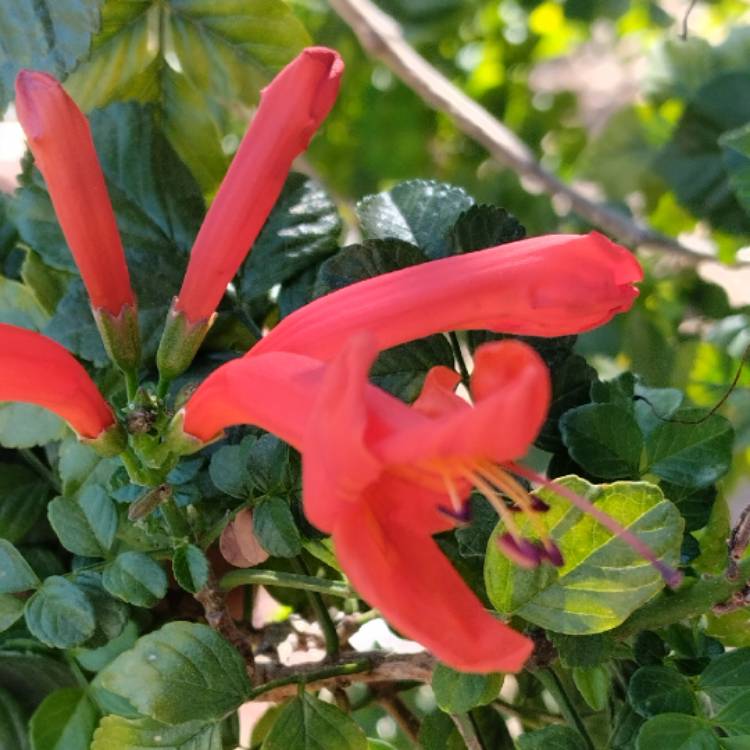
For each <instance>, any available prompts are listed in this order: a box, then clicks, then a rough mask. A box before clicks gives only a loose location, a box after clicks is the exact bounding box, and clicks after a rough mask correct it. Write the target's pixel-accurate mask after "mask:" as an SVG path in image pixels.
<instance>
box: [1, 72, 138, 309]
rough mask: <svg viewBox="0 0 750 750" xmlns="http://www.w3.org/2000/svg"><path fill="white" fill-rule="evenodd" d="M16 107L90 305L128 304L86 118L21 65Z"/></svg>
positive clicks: (58, 89)
mask: <svg viewBox="0 0 750 750" xmlns="http://www.w3.org/2000/svg"><path fill="white" fill-rule="evenodd" d="M16 111H17V113H18V120H19V122H20V123H21V126H22V127H23V129H24V131H25V133H26V138H27V139H28V143H29V148H30V149H31V152H32V153H33V154H34V159H35V161H36V165H37V166H38V167H39V171H40V172H41V173H42V175H43V177H44V180H45V182H46V183H47V189H48V190H49V195H50V198H51V199H52V204H53V206H54V207H55V213H56V214H57V218H58V220H59V221H60V226H61V227H62V230H63V234H64V235H65V239H66V240H67V242H68V245H69V247H70V250H71V252H72V253H73V257H74V258H75V262H76V265H77V266H78V269H79V271H80V272H81V277H82V278H83V283H84V284H85V285H86V289H87V291H88V294H89V298H90V299H91V305H92V307H93V308H94V309H95V310H105V311H106V312H108V313H109V314H110V315H111V316H112V317H117V316H119V315H120V313H121V312H122V309H123V307H125V306H129V307H133V306H134V305H135V298H134V296H133V290H132V289H131V288H130V277H129V275H128V267H127V265H126V263H125V254H124V252H123V249H122V242H121V241H120V235H119V233H118V231H117V224H116V222H115V216H114V213H113V212H112V204H111V203H110V200H109V195H108V193H107V186H106V185H105V182H104V176H103V175H102V171H101V167H100V166H99V160H98V159H97V156H96V151H95V150H94V142H93V140H92V138H91V130H90V128H89V124H88V121H87V120H86V118H85V117H84V115H83V113H82V112H81V111H80V110H79V109H78V107H77V106H76V104H75V102H74V101H73V100H72V99H71V98H70V97H69V96H68V94H67V93H66V92H65V90H64V89H63V87H62V86H61V85H60V84H59V82H58V81H57V80H55V79H54V78H53V77H52V76H51V75H48V74H47V73H38V72H34V71H30V70H22V71H21V72H20V73H19V74H18V77H17V79H16Z"/></svg>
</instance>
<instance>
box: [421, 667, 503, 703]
mask: <svg viewBox="0 0 750 750" xmlns="http://www.w3.org/2000/svg"><path fill="white" fill-rule="evenodd" d="M502 684H503V676H502V675H501V674H467V673H464V672H457V671H455V670H454V669H451V668H450V667H446V666H445V665H444V664H438V665H437V666H436V667H435V670H434V671H433V673H432V690H433V692H434V693H435V700H436V701H437V704H438V706H439V707H440V709H441V710H443V711H445V712H446V713H449V714H463V713H466V712H467V711H468V710H469V709H472V708H475V707H476V706H484V705H486V704H487V703H490V702H491V701H493V700H494V699H495V698H497V694H498V693H499V692H500V688H501V687H502Z"/></svg>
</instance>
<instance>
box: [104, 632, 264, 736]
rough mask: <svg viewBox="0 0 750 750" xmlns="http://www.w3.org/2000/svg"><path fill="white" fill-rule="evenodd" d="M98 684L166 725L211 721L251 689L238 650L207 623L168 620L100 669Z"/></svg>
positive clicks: (235, 706)
mask: <svg viewBox="0 0 750 750" xmlns="http://www.w3.org/2000/svg"><path fill="white" fill-rule="evenodd" d="M98 679H99V681H100V683H101V686H102V687H104V688H105V689H107V690H109V691H111V692H113V693H115V694H116V695H119V696H122V697H123V698H125V699H127V700H128V701H130V702H131V703H132V704H133V706H134V707H135V708H137V709H138V710H139V711H140V712H141V713H142V714H145V715H146V716H149V717H151V718H152V719H155V720H156V721H162V722H164V723H166V724H182V723H186V722H188V721H213V720H216V719H220V718H223V717H224V716H226V715H227V714H228V713H229V712H230V711H234V710H235V709H236V708H237V707H238V706H239V705H240V703H242V702H243V701H244V700H246V699H247V697H248V695H249V693H250V683H249V681H248V678H247V673H246V671H245V664H244V662H243V661H242V658H241V657H240V655H239V654H238V653H237V651H235V650H234V648H232V646H230V645H229V644H228V643H227V642H226V641H225V640H224V639H223V638H222V637H221V636H220V635H219V634H218V633H216V632H215V631H214V630H211V628H209V627H207V626H206V625H198V624H196V623H188V622H171V623H169V624H167V625H165V626H164V627H163V628H161V629H160V630H157V631H156V632H153V633H149V634H148V635H146V636H144V637H143V638H140V639H139V640H138V642H137V643H136V645H135V647H134V648H133V649H132V650H130V651H126V652H125V653H124V654H122V655H121V656H118V657H117V659H115V660H114V661H113V662H112V663H111V664H110V665H109V666H108V667H106V668H105V669H104V670H103V671H102V672H101V673H100V674H99V678H98Z"/></svg>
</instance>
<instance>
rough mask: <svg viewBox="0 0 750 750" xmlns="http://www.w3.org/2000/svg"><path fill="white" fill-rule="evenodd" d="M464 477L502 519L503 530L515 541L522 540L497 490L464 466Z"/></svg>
mask: <svg viewBox="0 0 750 750" xmlns="http://www.w3.org/2000/svg"><path fill="white" fill-rule="evenodd" d="M462 473H463V475H464V477H465V478H466V479H467V480H468V481H469V482H471V484H473V485H474V486H475V487H476V488H477V489H478V490H479V492H481V493H482V495H483V496H484V497H485V498H486V500H487V502H489V504H490V505H491V506H492V507H493V508H494V509H495V510H496V511H497V513H498V515H499V516H500V518H502V520H503V523H504V524H505V528H506V529H507V530H508V532H509V533H510V535H511V536H513V537H514V538H516V539H522V538H523V534H522V533H521V530H520V529H519V528H518V524H517V523H516V519H515V518H513V513H512V512H511V511H510V510H509V508H508V506H507V505H506V504H505V502H504V501H503V499H502V498H501V497H499V496H498V493H497V490H496V489H495V488H494V487H493V486H492V485H491V484H490V483H489V482H486V481H485V480H484V479H482V477H481V476H479V474H477V473H476V472H475V471H473V470H472V469H471V467H470V466H466V467H464V468H463V471H462Z"/></svg>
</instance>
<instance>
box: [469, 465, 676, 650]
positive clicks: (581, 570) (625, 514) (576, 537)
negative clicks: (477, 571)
mask: <svg viewBox="0 0 750 750" xmlns="http://www.w3.org/2000/svg"><path fill="white" fill-rule="evenodd" d="M557 481H558V482H560V483H561V484H563V485H564V486H565V487H567V488H568V489H570V490H572V491H573V492H575V493H577V494H578V495H581V496H582V497H585V498H587V499H588V500H589V501H591V502H594V503H595V504H596V506H597V507H598V508H599V509H601V510H602V511H604V512H605V513H608V514H609V515H610V516H612V517H613V518H614V519H615V520H617V521H619V523H620V524H622V525H623V526H624V527H625V528H627V529H629V530H630V531H631V532H633V533H634V534H637V535H638V536H639V537H640V538H641V539H643V541H644V542H645V543H646V544H648V545H649V546H650V547H651V549H652V550H654V552H655V553H656V554H657V555H658V556H659V557H660V558H661V559H664V560H666V562H668V563H670V564H674V563H675V562H676V561H677V559H678V558H677V556H678V554H679V548H680V543H681V539H682V525H683V522H682V519H681V518H680V515H679V512H678V511H677V508H675V506H674V505H672V503H670V502H669V501H667V500H665V499H664V497H663V496H662V494H661V491H660V490H659V488H658V487H655V486H654V485H651V484H648V483H645V482H615V483H613V484H605V485H599V486H595V485H592V484H589V483H588V482H586V481H584V480H583V479H580V478H578V477H568V478H565V479H562V480H557ZM535 494H537V495H538V497H540V498H541V499H542V500H543V501H544V502H546V503H547V504H548V505H549V506H550V510H549V511H548V512H546V513H545V514H544V515H542V516H541V517H540V520H541V522H542V523H543V524H544V526H545V527H546V529H547V530H548V531H549V533H550V534H551V537H552V539H553V540H554V541H555V542H556V543H557V545H558V547H559V548H560V550H561V551H562V554H563V558H564V561H565V562H564V565H563V566H562V567H561V568H553V567H551V566H549V565H543V566H540V567H539V568H536V569H534V570H526V569H522V568H519V567H517V566H516V565H514V564H513V563H511V562H510V561H509V560H508V559H507V558H505V557H504V556H503V555H502V553H501V552H500V548H499V547H498V545H497V544H495V543H494V541H493V540H490V542H489V544H488V546H487V558H486V561H485V568H484V575H485V583H486V586H487V593H488V595H489V598H490V601H491V602H492V604H493V605H494V606H495V608H496V609H497V610H498V611H499V612H501V613H505V614H515V615H518V616H520V617H523V618H524V619H526V620H528V621H529V622H533V623H534V624H536V625H540V626H541V627H545V628H549V629H551V630H554V631H556V632H559V633H567V634H569V635H587V634H591V633H600V632H604V631H606V630H610V629H611V628H614V627H616V626H617V625H619V624H620V623H621V622H623V621H624V620H625V618H627V617H628V615H630V614H631V613H632V612H633V611H635V610H636V609H637V608H638V607H640V606H641V605H642V604H644V603H645V602H646V601H648V600H649V599H650V598H651V597H652V596H653V595H654V594H655V593H656V592H658V591H659V590H660V589H661V588H662V587H663V585H664V582H663V581H662V579H661V576H660V575H659V573H658V572H657V571H656V569H655V568H653V566H651V565H648V564H646V563H645V561H644V560H643V559H642V558H641V557H640V556H639V555H638V554H637V553H636V552H635V551H634V550H632V549H631V547H630V546H629V545H628V544H626V543H625V542H624V541H623V540H621V539H619V538H616V537H613V536H612V535H611V534H610V532H609V531H607V530H606V529H604V528H603V527H601V526H599V525H598V524H597V523H596V522H595V521H594V519H592V518H591V517H590V516H588V515H586V514H584V513H582V512H581V511H580V510H578V509H577V508H574V507H573V506H571V505H570V504H569V503H568V502H567V501H565V500H563V499H561V498H559V497H557V496H556V495H555V494H554V493H553V492H552V491H550V490H546V489H545V490H540V491H538V492H537V493H535ZM519 525H520V527H521V529H522V530H523V531H524V532H525V533H527V534H532V528H531V527H530V525H529V522H528V520H527V519H526V518H521V519H519ZM502 530H503V525H502V523H501V524H499V526H498V529H497V532H498V533H500V532H502Z"/></svg>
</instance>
